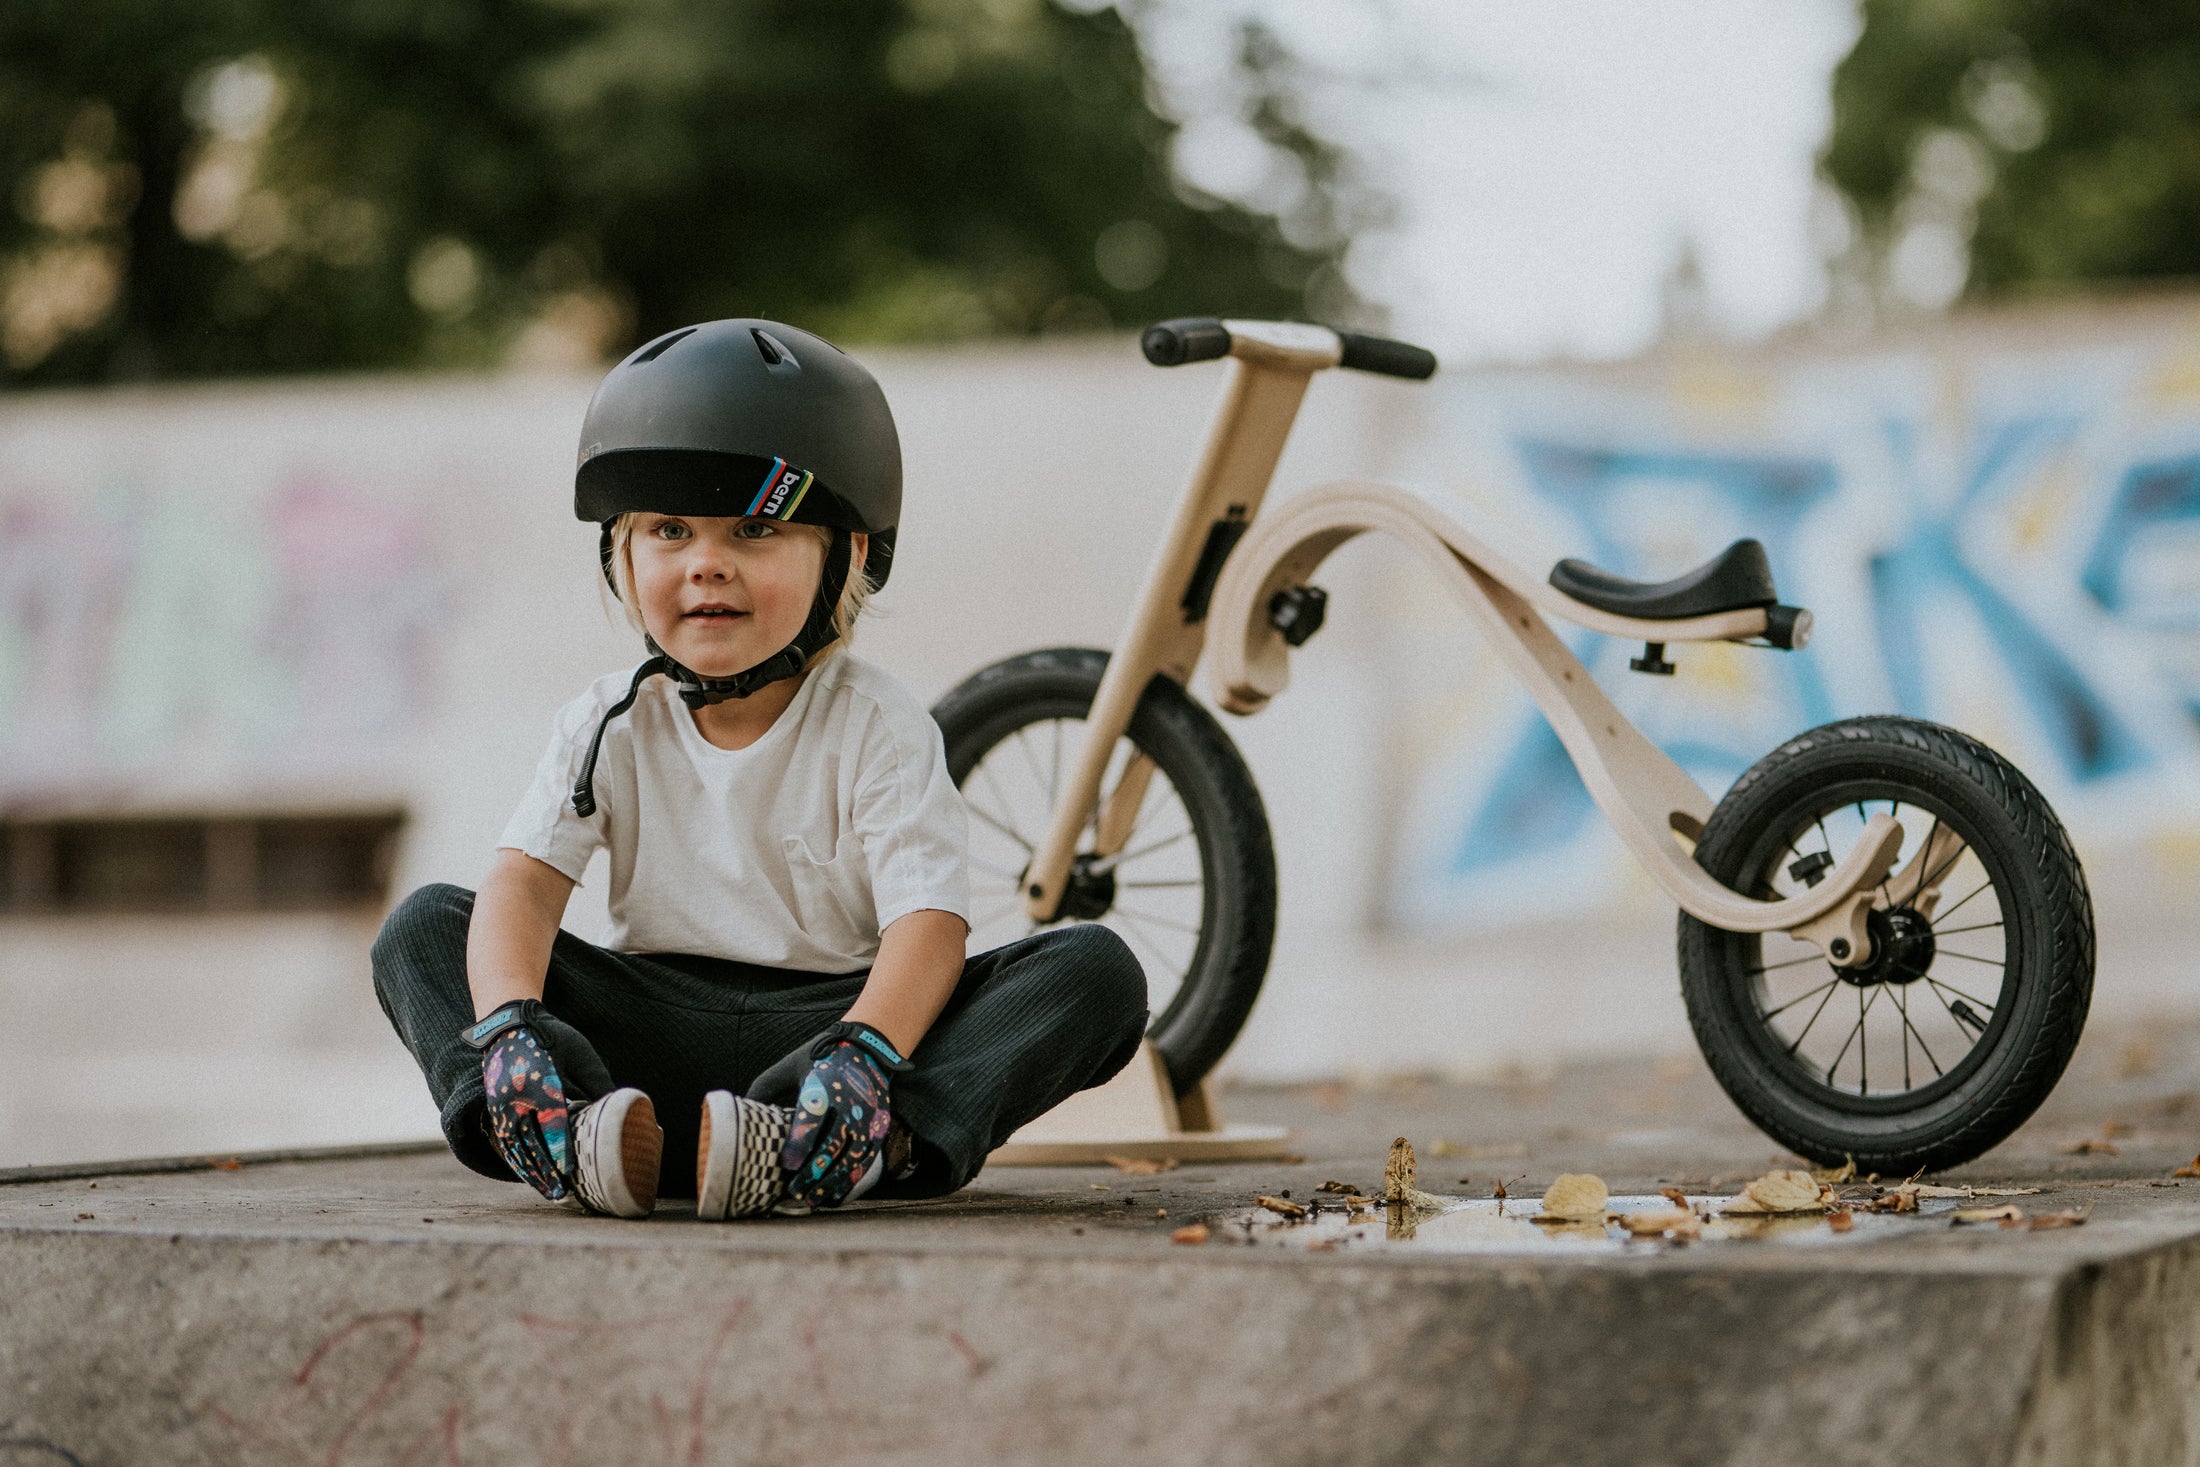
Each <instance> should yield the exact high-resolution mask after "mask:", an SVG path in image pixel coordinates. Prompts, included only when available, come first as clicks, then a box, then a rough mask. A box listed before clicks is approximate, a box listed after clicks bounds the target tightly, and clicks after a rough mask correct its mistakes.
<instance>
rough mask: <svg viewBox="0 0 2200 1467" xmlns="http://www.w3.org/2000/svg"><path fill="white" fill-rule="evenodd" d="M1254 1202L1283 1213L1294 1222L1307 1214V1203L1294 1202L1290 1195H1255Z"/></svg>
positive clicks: (1272, 1210)
mask: <svg viewBox="0 0 2200 1467" xmlns="http://www.w3.org/2000/svg"><path fill="white" fill-rule="evenodd" d="M1253 1202H1254V1204H1255V1205H1257V1206H1260V1207H1265V1208H1267V1209H1268V1210H1269V1211H1270V1212H1279V1213H1282V1214H1283V1215H1284V1216H1285V1217H1287V1218H1290V1219H1291V1220H1292V1221H1294V1222H1296V1221H1297V1220H1298V1219H1300V1218H1302V1217H1304V1216H1306V1205H1305V1204H1304V1203H1300V1202H1293V1201H1292V1200H1291V1199H1290V1198H1288V1197H1255V1198H1254V1199H1253Z"/></svg>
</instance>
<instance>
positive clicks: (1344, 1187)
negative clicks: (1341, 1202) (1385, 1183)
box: [1314, 1182, 1360, 1197]
mask: <svg viewBox="0 0 2200 1467" xmlns="http://www.w3.org/2000/svg"><path fill="white" fill-rule="evenodd" d="M1314 1190H1315V1191H1317V1192H1340V1193H1343V1194H1345V1195H1346V1196H1350V1197H1357V1196H1359V1195H1360V1189H1359V1188H1357V1187H1355V1186H1353V1185H1352V1184H1351V1183H1350V1182H1324V1183H1322V1184H1321V1185H1320V1186H1319V1187H1316V1188H1315V1189H1314Z"/></svg>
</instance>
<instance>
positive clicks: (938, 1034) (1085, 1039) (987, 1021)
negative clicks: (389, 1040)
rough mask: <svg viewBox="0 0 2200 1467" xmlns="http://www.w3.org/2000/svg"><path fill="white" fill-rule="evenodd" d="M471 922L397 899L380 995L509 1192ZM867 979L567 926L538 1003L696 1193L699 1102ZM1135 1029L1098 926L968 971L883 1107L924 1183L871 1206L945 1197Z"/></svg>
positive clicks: (482, 1163)
mask: <svg viewBox="0 0 2200 1467" xmlns="http://www.w3.org/2000/svg"><path fill="white" fill-rule="evenodd" d="M473 910H474V895H473V893H472V892H470V891H466V890H464V889H462V888H460V887H456V886H424V887H422V888H421V889H420V890H418V891H416V892H414V893H413V894H412V895H411V896H409V897H407V898H405V900H404V901H402V902H400V903H399V904H398V906H397V910H395V911H394V912H392V913H390V916H389V920H388V921H386V922H384V923H383V924H382V932H381V935H380V936H379V937H377V938H376V939H375V943H374V988H375V992H376V994H377V995H378V996H379V997H380V998H381V1000H382V1011H383V1012H384V1013H385V1014H388V1015H389V1018H390V1023H391V1024H393V1025H394V1026H396V1029H397V1035H398V1037H399V1038H400V1039H402V1040H404V1042H405V1047H406V1048H407V1049H409V1050H411V1051H412V1054H413V1058H414V1059H415V1060H417V1061H418V1062H419V1064H420V1069H421V1072H422V1073H423V1074H424V1075H426V1076H427V1080H428V1093H429V1094H430V1095H432V1096H434V1097H435V1103H436V1106H437V1108H438V1109H439V1110H440V1111H441V1113H442V1117H443V1135H444V1137H445V1139H447V1140H448V1141H449V1142H450V1144H451V1151H452V1153H453V1154H455V1155H456V1156H457V1157H458V1159H459V1160H460V1161H462V1162H464V1163H465V1164H466V1165H467V1166H469V1167H471V1168H473V1170H475V1171H477V1172H480V1173H481V1174H482V1175H483V1176H488V1177H496V1178H498V1179H500V1180H504V1181H513V1180H517V1179H516V1178H515V1177H514V1176H513V1174H512V1171H511V1169H510V1168H509V1167H507V1166H506V1165H505V1164H504V1159H503V1158H502V1157H501V1156H499V1155H498V1154H497V1150H496V1147H495V1146H494V1145H493V1144H492V1143H491V1141H490V1140H489V1130H488V1125H487V1113H486V1106H485V1103H484V1101H483V1099H482V1091H481V1055H480V1053H479V1051H477V1050H473V1049H470V1048H468V1047H467V1046H466V1045H465V1044H464V1043H462V1042H461V1041H460V1039H459V1031H460V1030H462V1029H464V1028H465V1027H466V1026H467V1025H469V1024H471V1023H472V1022H473V1020H474V1005H473V996H472V993H471V991H470V990H469V989H468V988H467V986H466V929H467V926H468V924H469V923H470V922H471V920H472V917H473ZM867 976H868V975H867V974H865V973H849V974H845V975H840V976H833V975H829V974H817V973H796V972H789V971H786V970H784V969H778V968H759V967H755V966H753V965H751V964H747V963H736V962H731V961H728V960H726V959H723V958H705V957H690V956H687V955H684V954H678V953H650V954H637V953H619V952H612V951H610V950H608V949H606V948H600V947H597V946H596V945H595V944H593V943H589V942H583V941H582V940H581V939H580V938H577V937H575V936H573V935H572V934H571V933H570V932H560V933H559V934H558V936H557V941H556V943H555V944H554V945H553V946H552V948H551V952H550V971H549V974H548V977H547V981H546V982H545V983H544V985H543V995H542V1001H543V1005H544V1007H546V1008H548V1009H549V1010H550V1012H551V1013H553V1014H555V1015H557V1016H558V1017H559V1018H561V1019H563V1020H564V1021H565V1022H566V1023H568V1024H571V1025H572V1026H573V1027H574V1028H576V1029H578V1030H579V1031H580V1032H581V1033H582V1034H583V1035H584V1036H585V1037H586V1038H587V1040H588V1042H589V1043H590V1044H591V1045H593V1046H594V1047H595V1049H596V1051H597V1053H598V1054H599V1055H601V1056H602V1058H603V1062H604V1064H605V1065H606V1066H607V1067H608V1068H609V1069H610V1071H611V1076H612V1079H613V1080H614V1081H615V1082H616V1083H617V1084H619V1085H632V1086H635V1087H637V1088H639V1089H640V1090H641V1091H643V1093H645V1094H647V1095H648V1096H649V1098H650V1100H651V1102H652V1103H653V1104H654V1105H655V1106H656V1109H657V1122H658V1124H659V1125H661V1126H663V1127H664V1132H665V1167H664V1176H663V1179H662V1181H661V1183H660V1188H659V1190H660V1191H662V1192H663V1193H664V1194H665V1195H667V1196H674V1197H692V1196H694V1195H695V1178H694V1174H693V1173H694V1169H693V1168H692V1167H690V1166H688V1165H686V1164H685V1161H686V1158H688V1157H691V1156H693V1155H695V1148H696V1142H697V1137H698V1130H699V1121H700V1117H701V1113H702V1104H703V1096H704V1095H705V1094H706V1093H707V1092H709V1091H712V1090H731V1091H733V1092H735V1093H736V1094H739V1093H742V1092H745V1091H746V1090H747V1089H748V1088H749V1085H750V1083H751V1082H752V1081H754V1080H755V1079H756V1077H757V1076H758V1074H760V1073H761V1072H762V1071H763V1070H765V1069H766V1068H768V1067H769V1066H770V1065H771V1064H772V1063H773V1062H775V1061H777V1060H779V1059H781V1058H783V1057H784V1056H786V1055H787V1054H788V1053H789V1052H790V1051H792V1050H793V1049H794V1048H795V1047H796V1046H798V1045H802V1044H806V1043H807V1042H808V1041H809V1040H811V1039H812V1038H814V1037H815V1036H816V1035H817V1034H818V1033H819V1032H820V1031H822V1030H823V1029H824V1028H825V1027H826V1026H827V1025H829V1024H832V1023H833V1022H835V1021H836V1020H838V1019H839V1018H840V1017H841V1016H842V1015H843V1014H845V1013H846V1012H847V1011H848V1008H849V1006H850V1005H851V1004H853V1003H854V1002H855V1000H856V995H857V994H858V993H859V992H860V991H861V990H862V987H863V982H864V979H865V978H866V977H867ZM1145 1027H1146V977H1145V974H1144V972H1143V971H1142V970H1141V969H1140V968H1139V965H1138V959H1137V958H1136V957H1135V956H1133V955H1132V953H1131V951H1130V949H1129V948H1128V947H1126V946H1125V945H1124V943H1123V940H1122V939H1121V938H1120V937H1117V936H1116V935H1115V934H1114V933H1113V932H1110V931H1109V930H1108V929H1107V928H1105V927H1096V926H1077V927H1063V928H1057V929H1055V930H1053V931H1050V932H1042V933H1038V934H1036V935H1034V936H1031V937H1027V938H1025V939H1024V940H1023V941H1021V942H1013V943H1010V944H1009V945H1008V946H1006V947H1000V948H995V949H994V950H993V951H991V952H988V953H980V954H979V955H978V956H976V957H974V958H972V959H970V960H969V961H968V962H967V963H965V964H964V965H963V972H962V979H961V981H960V982H958V983H957V984H956V985H955V992H954V996H953V997H952V998H950V999H949V1000H948V1002H947V1007H946V1009H945V1010H943V1011H942V1012H941V1014H940V1017H939V1020H938V1021H937V1022H936V1023H934V1024H933V1026H932V1028H931V1031H930V1032H929V1033H927V1034H926V1035H925V1036H924V1042H923V1043H922V1044H920V1045H918V1046H917V1050H916V1053H915V1054H913V1055H911V1056H910V1059H911V1060H912V1061H913V1062H914V1063H915V1065H916V1068H915V1069H914V1070H912V1071H910V1072H909V1073H907V1074H903V1075H898V1076H896V1077H895V1078H894V1085H893V1109H894V1113H895V1115H897V1116H899V1117H900V1118H901V1120H902V1122H903V1124H905V1125H907V1126H908V1127H909V1129H910V1131H911V1132H912V1133H913V1134H914V1136H915V1138H916V1140H917V1143H918V1145H917V1149H916V1154H917V1157H918V1161H919V1165H918V1169H917V1172H916V1174H915V1175H914V1176H912V1177H909V1178H907V1179H905V1180H904V1181H902V1182H900V1183H886V1182H881V1183H880V1185H879V1186H878V1188H877V1189H876V1190H875V1191H874V1192H873V1193H872V1195H873V1196H882V1197H889V1196H898V1197H936V1196H940V1195H942V1194H944V1193H948V1192H952V1191H954V1190H955V1189H956V1188H958V1187H960V1186H962V1185H963V1184H965V1183H966V1182H968V1181H969V1180H970V1179H971V1178H972V1177H973V1176H976V1175H977V1172H978V1168H979V1167H981V1166H983V1165H984V1164H985V1158H986V1155H987V1153H988V1152H990V1151H992V1150H993V1148H994V1147H996V1146H998V1145H1000V1144H1001V1143H1002V1142H1003V1141H1005V1140H1007V1139H1008V1137H1009V1134H1010V1133H1011V1132H1013V1131H1014V1130H1015V1129H1016V1128H1017V1127H1018V1126H1021V1125H1023V1124H1024V1122H1026V1121H1028V1120H1031V1119H1032V1118H1034V1117H1036V1116H1039V1115H1041V1114H1043V1113H1045V1112H1046V1111H1048V1110H1050V1109H1052V1108H1053V1107H1054V1106H1055V1105H1056V1104H1057V1103H1058V1102H1060V1101H1061V1100H1063V1099H1065V1098H1066V1097H1068V1096H1070V1095H1072V1094H1074V1093H1076V1092H1077V1091H1079V1090H1083V1089H1086V1088H1088V1087H1089V1086H1093V1085H1098V1084H1100V1083H1101V1082H1102V1081H1104V1080H1106V1079H1108V1078H1109V1077H1111V1076H1112V1075H1114V1074H1115V1072H1116V1071H1118V1070H1120V1069H1122V1068H1123V1066H1124V1065H1126V1064H1128V1063H1129V1062H1130V1059H1131V1056H1132V1055H1134V1054H1136V1053H1137V1052H1138V1041H1139V1037H1140V1035H1141V1034H1143V1033H1144V1031H1145ZM551 1057H552V1058H553V1059H555V1058H557V1052H556V1050H555V1048H553V1049H552V1051H551ZM576 1098H577V1099H592V1098H594V1097H587V1096H582V1097H576ZM782 1098H783V1099H785V1100H786V1101H789V1102H791V1101H792V1099H793V1097H792V1096H791V1095H789V1096H786V1097H782Z"/></svg>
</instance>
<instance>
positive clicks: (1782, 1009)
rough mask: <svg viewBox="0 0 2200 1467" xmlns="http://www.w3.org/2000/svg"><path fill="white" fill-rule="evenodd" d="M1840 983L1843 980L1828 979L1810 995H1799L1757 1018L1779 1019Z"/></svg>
mask: <svg viewBox="0 0 2200 1467" xmlns="http://www.w3.org/2000/svg"><path fill="white" fill-rule="evenodd" d="M1840 981H1841V980H1840V979H1838V978H1828V979H1827V980H1826V981H1825V982H1823V983H1821V984H1819V985H1818V986H1817V987H1816V988H1813V989H1812V990H1811V991H1810V992H1809V993H1802V994H1797V995H1796V996H1795V997H1794V998H1791V999H1789V1000H1788V1001H1787V1002H1786V1003H1784V1004H1781V1005H1780V1006H1779V1007H1778V1008H1776V1009H1774V1010H1772V1011H1771V1012H1770V1013H1766V1014H1759V1015H1758V1016H1757V1017H1759V1018H1761V1019H1777V1018H1779V1017H1780V1015H1782V1014H1784V1013H1786V1012H1787V1011H1788V1010H1789V1009H1792V1008H1794V1007H1795V1006H1796V1005H1797V1004H1799V1003H1807V1002H1809V1001H1810V998H1811V996H1812V995H1813V994H1817V993H1822V992H1824V991H1825V990H1826V989H1828V988H1831V987H1833V985H1834V984H1836V983H1839V982H1840Z"/></svg>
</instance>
